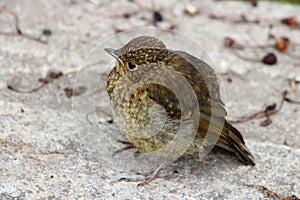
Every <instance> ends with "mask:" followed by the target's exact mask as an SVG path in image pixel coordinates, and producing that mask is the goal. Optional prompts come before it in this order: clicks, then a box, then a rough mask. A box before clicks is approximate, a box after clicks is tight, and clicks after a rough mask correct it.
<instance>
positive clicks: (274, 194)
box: [246, 184, 299, 200]
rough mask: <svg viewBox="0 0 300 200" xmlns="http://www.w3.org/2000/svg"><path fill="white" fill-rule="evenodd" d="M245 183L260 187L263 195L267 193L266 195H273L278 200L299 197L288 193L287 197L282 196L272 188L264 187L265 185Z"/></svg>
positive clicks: (293, 199) (296, 198) (291, 199)
mask: <svg viewBox="0 0 300 200" xmlns="http://www.w3.org/2000/svg"><path fill="white" fill-rule="evenodd" d="M246 185H247V186H249V187H258V188H260V189H262V191H263V193H264V194H265V195H267V196H268V197H274V198H276V199H278V200H299V198H298V197H296V196H295V195H290V196H288V197H283V196H281V195H279V194H277V193H276V192H274V191H272V190H269V189H268V188H266V187H265V186H262V185H252V184H250V185H248V184H246Z"/></svg>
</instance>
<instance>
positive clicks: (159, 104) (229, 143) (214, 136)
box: [107, 36, 254, 165]
mask: <svg viewBox="0 0 300 200" xmlns="http://www.w3.org/2000/svg"><path fill="white" fill-rule="evenodd" d="M113 54H114V55H113V56H114V57H116V58H117V64H116V66H115V67H114V68H113V69H112V71H111V72H110V74H109V76H108V80H107V91H108V94H109V97H110V101H111V105H112V108H113V110H114V112H115V122H116V124H117V126H118V127H119V129H120V131H121V133H122V134H123V135H124V136H125V137H126V138H127V139H128V140H129V141H130V142H132V143H133V145H134V146H136V147H137V148H138V149H139V150H140V151H146V152H149V151H156V150H158V149H160V148H162V147H164V146H165V145H166V144H168V143H169V142H170V141H171V140H173V139H174V137H175V136H176V131H178V127H179V125H180V122H186V124H185V125H184V128H185V130H186V132H187V133H188V132H192V130H193V128H194V127H198V128H197V130H196V135H195V137H194V138H193V139H192V140H193V143H192V144H191V145H190V146H189V147H188V148H187V151H186V152H185V153H193V152H196V151H201V150H202V149H203V147H205V146H209V145H211V144H210V142H213V141H214V140H215V141H216V145H217V146H220V147H222V148H224V149H227V150H229V151H231V152H233V153H235V154H236V155H237V156H238V157H239V158H240V160H241V161H242V162H243V163H244V164H251V165H253V164H254V162H253V160H252V155H251V154H250V152H249V151H248V150H247V148H246V147H245V143H244V140H243V138H242V136H241V134H240V133H239V131H238V130H237V129H235V128H234V127H233V126H231V125H230V124H229V123H227V122H226V120H225V116H226V115H227V113H226V110H225V109H224V107H223V106H224V104H223V103H222V101H221V99H220V94H219V83H218V81H217V77H216V75H215V72H214V70H213V69H212V68H211V67H210V66H209V65H207V64H206V63H205V62H204V61H202V60H200V59H198V58H196V57H194V56H192V55H190V54H188V53H186V52H183V51H173V50H170V49H167V48H166V46H165V45H164V44H163V43H162V42H161V41H159V40H158V39H156V38H154V37H148V36H142V37H138V38H135V39H133V40H131V41H130V42H129V43H127V44H126V45H125V46H123V47H122V48H120V49H119V50H117V51H114V53H113ZM131 68H132V69H131ZM166 86H167V87H166ZM177 94H179V95H177ZM176 95H177V96H176ZM193 95H194V96H193ZM178 98H179V99H178ZM195 119H197V120H196V121H195ZM209 127H210V128H209ZM205 136H206V138H207V140H205V141H203V138H204V137H205ZM181 139H182V140H180V141H181V143H182V144H183V143H185V141H187V142H188V140H189V139H190V135H188V134H187V136H186V138H185V137H182V138H181ZM170 152H172V150H171V151H170Z"/></svg>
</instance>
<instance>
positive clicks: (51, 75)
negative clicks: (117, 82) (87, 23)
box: [7, 59, 103, 93]
mask: <svg viewBox="0 0 300 200" xmlns="http://www.w3.org/2000/svg"><path fill="white" fill-rule="evenodd" d="M101 62H103V60H102V59H101V60H98V61H96V62H92V63H90V64H87V65H84V66H82V67H76V68H69V69H66V70H64V71H52V70H49V71H48V72H47V74H46V76H45V77H41V78H39V79H38V81H39V82H40V83H41V84H40V85H39V86H38V87H36V88H33V89H30V90H20V89H18V88H16V87H14V86H12V85H7V88H8V89H9V90H12V91H14V92H18V93H33V92H36V91H38V90H40V89H41V88H43V87H44V86H45V85H47V84H48V83H51V82H53V81H54V80H55V79H58V78H60V77H61V76H66V75H68V74H73V73H76V72H79V71H82V70H84V69H87V68H89V67H91V66H94V65H96V64H99V63H101Z"/></svg>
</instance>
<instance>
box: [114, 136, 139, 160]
mask: <svg viewBox="0 0 300 200" xmlns="http://www.w3.org/2000/svg"><path fill="white" fill-rule="evenodd" d="M118 142H120V143H122V144H125V145H126V146H125V147H123V148H121V149H119V150H117V151H115V152H114V153H113V155H112V156H115V155H116V154H117V153H121V152H122V151H126V150H128V149H134V148H136V147H135V146H134V145H133V144H132V143H131V142H127V141H123V140H118ZM139 153H140V152H139V150H137V151H136V152H134V156H136V155H137V154H139Z"/></svg>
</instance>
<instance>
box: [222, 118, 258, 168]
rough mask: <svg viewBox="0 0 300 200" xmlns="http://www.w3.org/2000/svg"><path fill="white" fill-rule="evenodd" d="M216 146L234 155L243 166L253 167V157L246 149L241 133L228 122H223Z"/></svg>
mask: <svg viewBox="0 0 300 200" xmlns="http://www.w3.org/2000/svg"><path fill="white" fill-rule="evenodd" d="M217 145H218V146H220V147H222V148H224V149H227V150H229V151H231V152H233V153H235V154H236V155H237V156H238V158H239V159H240V160H241V162H242V163H243V164H245V165H255V163H254V161H253V156H252V154H251V153H250V151H249V150H248V149H247V147H246V145H245V142H244V140H243V137H242V135H241V133H240V132H239V131H238V130H237V129H236V128H234V127H233V126H232V125H231V124H229V123H228V122H225V124H224V128H223V130H222V134H221V135H220V138H219V140H218V142H217Z"/></svg>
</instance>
